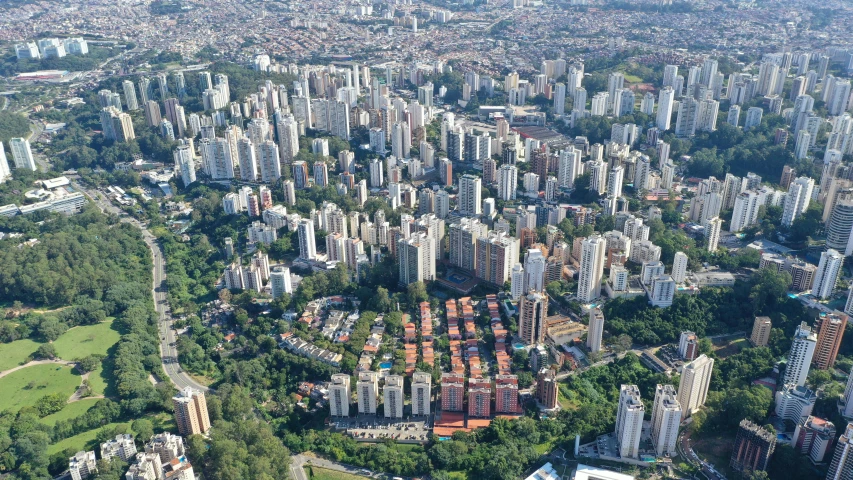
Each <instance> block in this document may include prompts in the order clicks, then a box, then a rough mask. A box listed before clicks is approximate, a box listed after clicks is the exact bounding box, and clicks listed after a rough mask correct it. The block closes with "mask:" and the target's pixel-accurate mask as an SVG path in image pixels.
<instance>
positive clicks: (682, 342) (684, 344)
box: [678, 332, 699, 362]
mask: <svg viewBox="0 0 853 480" xmlns="http://www.w3.org/2000/svg"><path fill="white" fill-rule="evenodd" d="M678 354H679V355H681V358H683V359H684V360H686V361H688V362H692V361H693V360H695V359H696V357H697V356H698V355H699V337H697V336H696V333H694V332H681V337H680V338H679V339H678Z"/></svg>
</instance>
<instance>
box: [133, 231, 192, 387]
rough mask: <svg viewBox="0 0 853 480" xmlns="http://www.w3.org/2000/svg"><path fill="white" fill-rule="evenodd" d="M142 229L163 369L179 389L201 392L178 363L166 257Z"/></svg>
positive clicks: (149, 234)
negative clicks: (151, 276)
mask: <svg viewBox="0 0 853 480" xmlns="http://www.w3.org/2000/svg"><path fill="white" fill-rule="evenodd" d="M134 223H135V224H137V225H138V226H139V227H140V228H141V229H142V237H143V238H144V239H145V243H146V244H147V245H148V248H149V249H150V250H151V256H152V257H153V259H154V286H153V289H152V293H153V295H154V309H155V310H157V315H158V316H159V317H160V321H159V330H160V358H161V360H162V362H163V370H164V371H165V372H166V375H167V376H168V377H169V380H171V381H172V383H174V384H175V386H176V387H178V388H179V389H183V388H186V387H192V388H194V389H196V390H201V391H203V392H206V391H208V388H207V387H205V386H204V385H202V384H200V383H198V382H196V381H195V380H194V379H193V378H192V377H191V376H189V375H188V374H187V373H186V372H184V371H183V369H182V368H181V365H180V364H179V363H178V348H177V344H176V343H175V342H176V337H175V329H174V328H172V322H173V320H172V316H171V315H170V314H169V303H168V300H167V298H166V291H167V290H166V259H165V257H164V256H163V251H162V249H160V245H159V244H158V243H157V239H156V238H154V236H153V235H151V232H149V231H148V230H147V229H146V228H144V227H143V226H142V225H139V224H138V223H137V222H136V221H134Z"/></svg>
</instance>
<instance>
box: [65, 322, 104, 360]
mask: <svg viewBox="0 0 853 480" xmlns="http://www.w3.org/2000/svg"><path fill="white" fill-rule="evenodd" d="M120 336H121V335H120V334H119V333H118V332H117V331H115V330H113V329H112V322H111V321H107V322H101V323H99V324H97V325H84V326H80V327H74V328H72V329H70V330H68V331H67V332H65V333H63V334H62V335H61V336H60V337H59V338H57V339H56V341H55V342H53V346H54V347H56V354H57V355H58V356H59V358H61V359H63V360H73V359H75V358H82V357H86V356H89V355H96V354H97V355H106V354H107V350H109V348H110V347H112V346H113V345H115V344H116V342H118V340H119V337H120Z"/></svg>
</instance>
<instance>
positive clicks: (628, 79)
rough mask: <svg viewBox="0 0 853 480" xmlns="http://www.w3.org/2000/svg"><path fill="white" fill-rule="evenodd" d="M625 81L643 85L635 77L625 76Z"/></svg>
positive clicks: (640, 79)
mask: <svg viewBox="0 0 853 480" xmlns="http://www.w3.org/2000/svg"><path fill="white" fill-rule="evenodd" d="M625 81H626V82H630V83H643V79H642V78H640V77H638V76H636V75H627V74H626V75H625Z"/></svg>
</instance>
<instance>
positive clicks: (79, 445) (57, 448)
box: [47, 422, 131, 455]
mask: <svg viewBox="0 0 853 480" xmlns="http://www.w3.org/2000/svg"><path fill="white" fill-rule="evenodd" d="M130 423H131V422H123V423H108V424H106V425H104V426H103V427H101V428H96V429H94V430H87V431H85V432H83V433H79V434H77V435H74V436H73V437H68V438H66V439H65V440H60V441H59V442H57V443H54V444H53V445H50V446H49V447H47V454H48V455H53V454H54V453H56V452H61V451H63V450H65V449H66V448H71V449H74V450H77V451H79V450H97V448H96V447H97V445H96V444H97V443H98V440H97V439H98V433H99V432H100V431H101V429H106V430H107V431H108V432H112V431H113V429H115V427H118V426H124V427H125V429H126V431H127V432H130Z"/></svg>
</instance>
